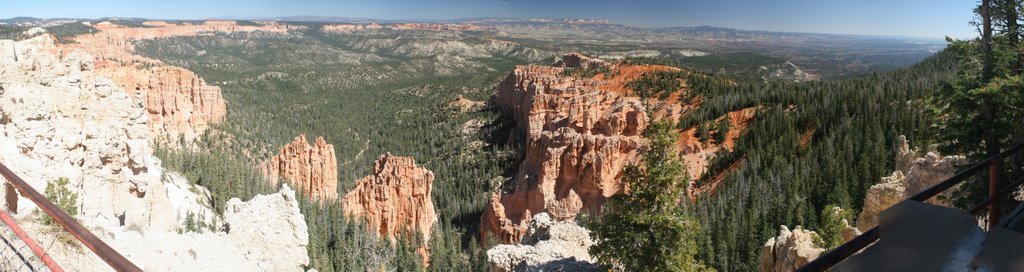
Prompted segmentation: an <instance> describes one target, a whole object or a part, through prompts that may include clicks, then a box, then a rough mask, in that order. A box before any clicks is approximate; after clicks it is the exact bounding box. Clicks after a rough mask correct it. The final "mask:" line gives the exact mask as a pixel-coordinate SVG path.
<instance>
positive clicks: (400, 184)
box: [342, 153, 437, 261]
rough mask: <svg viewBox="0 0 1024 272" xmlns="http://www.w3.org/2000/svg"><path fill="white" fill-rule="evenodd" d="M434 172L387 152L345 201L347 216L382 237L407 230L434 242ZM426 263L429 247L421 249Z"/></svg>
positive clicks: (413, 161)
mask: <svg viewBox="0 0 1024 272" xmlns="http://www.w3.org/2000/svg"><path fill="white" fill-rule="evenodd" d="M433 183H434V172H431V171H430V170H427V169H425V168H422V167H416V161H415V160H414V159H413V158H412V157H398V156H392V155H391V153H387V154H384V155H381V156H380V159H377V162H376V163H374V165H373V174H371V175H369V176H366V177H364V178H362V179H360V180H358V181H356V188H355V189H353V190H352V191H350V192H349V193H348V194H346V195H345V197H344V198H342V203H343V204H342V207H343V208H344V209H345V213H346V214H348V215H353V216H360V217H363V218H366V220H367V223H368V224H369V225H368V227H369V228H370V229H371V230H376V231H377V232H378V233H379V234H380V235H381V236H387V237H391V238H392V239H393V238H395V237H397V236H398V235H399V234H401V233H402V232H403V231H417V232H419V234H420V235H422V237H423V241H430V229H431V228H432V227H433V226H434V223H436V222H437V213H436V212H434V202H433V201H431V199H430V190H431V186H432V185H433ZM419 252H420V255H421V256H422V257H423V258H424V261H426V260H428V259H429V258H428V257H427V250H426V248H425V247H424V248H420V250H419Z"/></svg>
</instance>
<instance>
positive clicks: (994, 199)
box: [988, 159, 1003, 230]
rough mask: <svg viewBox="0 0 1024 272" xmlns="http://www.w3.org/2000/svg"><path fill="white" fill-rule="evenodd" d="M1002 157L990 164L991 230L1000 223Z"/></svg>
mask: <svg viewBox="0 0 1024 272" xmlns="http://www.w3.org/2000/svg"><path fill="white" fill-rule="evenodd" d="M1002 161H1003V160H1002V159H996V160H993V161H992V164H990V165H989V166H988V199H989V200H991V202H989V204H988V229H989V230H991V229H992V228H993V227H995V226H996V224H999V202H1001V201H999V174H1000V171H999V170H1000V165H1002Z"/></svg>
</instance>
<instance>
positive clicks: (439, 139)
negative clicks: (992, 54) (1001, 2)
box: [137, 24, 959, 271]
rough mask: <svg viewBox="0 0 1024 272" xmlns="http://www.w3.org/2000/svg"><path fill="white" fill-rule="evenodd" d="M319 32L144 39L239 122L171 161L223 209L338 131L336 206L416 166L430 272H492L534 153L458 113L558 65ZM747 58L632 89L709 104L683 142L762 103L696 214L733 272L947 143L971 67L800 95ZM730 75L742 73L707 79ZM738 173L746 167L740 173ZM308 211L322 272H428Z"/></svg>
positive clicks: (721, 162)
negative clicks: (941, 102)
mask: <svg viewBox="0 0 1024 272" xmlns="http://www.w3.org/2000/svg"><path fill="white" fill-rule="evenodd" d="M307 26H309V28H308V29H307V30H304V31H298V32H292V33H289V34H281V35H267V34H261V33H257V34H240V33H236V34H216V35H208V36H195V37H181V38H172V39H159V40H154V41H144V42H139V43H138V44H137V50H138V51H139V52H140V53H143V54H145V55H147V56H149V57H153V58H157V59H161V60H163V61H166V62H168V63H171V64H174V65H179V66H182V67H186V68H188V69H190V70H192V71H195V72H196V73H197V74H199V75H200V76H202V77H203V78H204V79H206V80H207V81H208V82H211V83H212V84H215V85H217V86H220V87H221V88H222V89H223V91H224V96H225V98H226V99H227V100H228V102H229V118H228V119H227V121H226V122H224V123H222V124H219V125H216V126H214V129H212V130H211V132H209V133H208V134H207V135H204V137H202V138H201V139H200V140H199V141H198V142H197V143H196V144H197V148H195V149H184V150H175V149H170V148H162V149H160V150H159V152H158V155H159V156H160V157H161V158H163V159H164V162H165V164H166V165H168V167H169V168H171V169H175V170H178V171H181V172H183V173H185V175H186V176H187V177H188V179H189V180H192V181H194V182H196V183H198V184H201V185H204V186H206V187H208V188H210V189H211V190H212V192H213V196H214V198H215V201H214V203H223V202H224V200H226V199H228V198H231V197H242V198H243V199H245V198H249V197H251V196H252V195H254V194H256V193H260V192H267V191H269V190H271V188H269V186H267V185H266V181H265V180H263V177H262V176H260V175H259V174H257V173H256V172H255V171H254V169H253V167H252V166H253V165H254V164H255V163H257V162H259V161H261V160H264V159H266V158H268V157H270V156H272V155H274V153H275V149H276V148H277V147H278V146H280V145H282V144H284V143H287V142H289V141H290V140H291V139H292V138H293V137H295V136H296V135H298V134H300V133H305V134H306V135H316V136H320V135H323V136H325V138H326V139H327V141H328V142H329V143H331V144H333V145H335V147H336V148H337V161H338V172H339V175H338V177H339V193H344V192H347V191H348V190H350V189H351V188H352V186H353V182H354V181H355V180H356V179H359V178H361V177H363V176H365V175H367V174H368V173H369V172H370V170H371V166H372V163H373V160H374V158H376V157H377V156H378V155H379V154H383V153H385V152H391V153H393V154H396V155H401V156H412V157H415V158H416V160H417V163H420V164H421V165H422V166H423V167H425V168H427V169H430V170H432V171H433V172H435V173H436V177H437V180H436V181H435V188H434V194H433V199H434V203H435V205H436V207H437V213H438V216H439V218H440V221H439V222H440V223H439V224H438V225H437V227H436V230H435V231H434V234H433V235H432V237H434V238H433V239H431V241H430V242H429V244H430V252H431V254H430V256H431V258H430V266H429V269H430V270H432V271H451V270H481V269H483V266H484V265H485V260H484V257H483V255H482V254H483V250H484V249H486V248H488V247H487V246H486V243H482V242H480V241H477V238H476V237H479V236H478V235H477V231H478V230H477V227H478V226H477V223H478V222H479V216H480V213H481V211H482V210H483V206H484V205H485V203H486V201H487V195H488V192H490V191H491V190H492V189H494V188H495V186H497V185H499V184H502V183H504V181H505V180H506V179H508V178H509V177H511V176H512V173H514V172H515V171H516V169H515V167H517V166H518V163H519V162H520V161H521V158H520V156H522V151H521V150H520V149H519V148H518V147H517V146H516V145H517V144H518V143H517V142H515V141H508V140H509V139H508V137H509V133H510V129H511V126H512V124H513V123H512V122H513V120H512V119H511V116H508V115H506V114H504V113H502V112H499V111H496V110H495V109H482V108H473V109H470V110H468V111H463V110H460V109H458V108H457V107H453V106H452V105H450V103H449V102H450V101H452V100H453V99H455V98H456V97H458V96H460V95H461V96H463V97H465V98H467V99H470V100H475V101H481V102H482V101H485V100H487V99H488V97H489V96H490V95H491V94H492V93H493V92H494V90H495V84H496V83H497V82H499V81H500V80H501V78H502V77H504V76H505V75H507V74H508V73H509V72H510V71H511V70H512V68H513V67H514V65H515V64H526V63H545V64H546V62H548V61H550V58H548V56H553V55H554V53H553V52H548V51H545V50H542V49H535V48H530V47H527V46H519V47H495V44H493V41H490V40H488V39H481V38H479V37H476V36H474V34H463V35H440V36H438V35H425V34H422V33H417V32H407V33H401V34H398V33H391V32H369V33H329V32H323V31H320V28H319V27H318V26H317V25H315V24H307ZM453 44H455V47H454V49H452V46H453ZM502 44H504V43H502ZM588 46H591V47H593V46H592V45H588ZM541 48H543V47H541ZM737 56H740V57H743V58H747V59H751V62H750V63H746V62H744V61H743V60H740V61H737V62H730V63H718V62H721V61H716V59H715V58H701V59H693V60H691V62H689V63H690V64H694V67H691V68H693V69H696V70H690V69H687V70H685V72H683V73H680V74H678V75H668V77H666V78H664V79H665V80H660V81H659V80H654V81H651V82H643V81H637V82H632V83H630V84H628V86H629V87H630V88H634V89H640V88H643V89H648V90H646V91H644V92H645V93H647V94H648V95H651V96H652V97H661V98H662V99H664V98H666V97H667V95H665V94H667V93H671V92H674V91H676V90H675V88H677V87H676V86H674V85H673V84H675V83H673V82H676V81H675V80H682V81H685V82H686V85H685V88H686V89H687V90H688V91H690V92H691V93H690V94H691V95H692V96H690V97H686V98H685V100H684V102H686V103H690V102H696V101H699V105H700V106H699V107H697V108H696V109H694V110H691V111H686V112H684V113H683V114H682V115H681V116H680V119H679V120H674V121H677V126H678V127H679V128H684V129H685V128H689V127H692V126H695V125H702V126H706V127H709V128H710V130H714V127H713V126H712V125H713V124H712V123H713V122H712V121H713V120H714V118H717V117H719V116H723V115H725V114H726V113H728V112H731V111H735V110H739V109H744V108H751V107H755V108H757V111H758V113H757V117H756V119H755V120H754V121H753V122H752V123H751V125H750V126H749V127H748V128H746V130H745V132H744V133H743V135H742V137H740V138H739V140H738V142H737V143H736V145H735V149H734V151H733V152H722V153H720V154H719V156H718V157H717V158H716V159H715V160H714V161H713V162H712V165H711V166H710V167H709V174H707V175H705V177H708V176H715V175H716V174H719V173H724V174H727V175H725V178H724V180H722V181H721V184H722V185H721V187H719V188H718V189H717V190H713V191H711V193H710V194H708V195H700V196H698V198H697V199H696V200H694V201H693V202H692V203H690V204H687V205H686V208H685V211H686V212H687V213H689V214H690V215H692V216H693V217H694V218H697V219H698V220H699V222H700V226H701V229H703V231H702V232H701V234H700V235H699V236H697V241H696V243H695V244H696V245H697V248H698V250H696V252H697V259H699V261H700V262H702V263H704V264H706V265H708V266H710V267H712V268H715V269H718V270H721V271H750V270H756V267H757V261H758V257H759V255H758V254H759V251H758V249H759V248H760V247H761V246H762V245H763V241H764V239H765V237H769V236H772V235H773V234H774V232H775V231H777V228H778V226H779V225H782V224H788V225H803V226H806V227H808V228H812V229H813V228H816V227H818V226H819V224H820V223H821V222H820V221H821V220H820V218H818V217H819V212H820V211H821V209H822V208H824V207H825V206H826V205H835V206H840V207H843V208H845V209H851V210H857V209H859V207H860V206H861V204H862V203H860V202H861V201H862V200H863V196H864V193H865V192H866V190H867V188H868V187H869V186H870V185H872V184H874V183H876V182H877V180H878V179H879V177H881V176H884V175H885V174H887V173H889V172H891V171H892V168H893V165H892V164H893V163H892V160H893V156H892V155H893V149H894V146H895V138H896V137H897V136H898V135H907V136H908V137H909V138H910V140H911V141H912V142H915V143H917V144H918V145H919V146H927V145H928V144H929V143H931V142H932V140H933V139H932V138H933V137H932V136H931V135H932V134H931V132H930V131H929V128H930V126H931V124H932V122H933V120H934V116H933V115H932V114H933V113H932V111H930V110H929V108H928V107H927V104H926V102H927V101H926V100H925V99H926V98H928V97H929V96H930V95H931V94H932V92H933V91H934V90H935V89H936V88H938V87H939V86H940V83H941V82H943V81H944V80H947V79H948V78H950V77H951V76H952V75H953V74H954V73H955V72H956V69H957V68H958V67H959V65H958V61H957V60H956V58H955V57H954V56H953V54H952V53H950V52H943V53H939V54H937V55H935V56H933V57H930V58H928V59H926V60H925V61H923V62H921V63H919V64H917V65H914V66H912V67H909V68H905V69H900V70H895V71H890V72H878V73H872V74H866V75H858V76H851V77H846V78H841V79H828V80H823V81H809V82H803V83H797V82H794V81H793V80H775V79H770V78H767V77H762V76H744V75H741V74H736V72H735V71H756V70H757V67H751V66H760V65H763V64H764V63H765V62H764V61H761V60H762V59H760V58H761V57H759V56H757V55H742V54H741V55H729V56H727V59H730V60H736V58H737ZM744 56H746V57H744ZM748 57H749V58H748ZM769 60H770V61H771V62H778V60H777V59H769ZM627 62H631V63H637V64H638V63H665V64H670V65H673V66H678V67H684V66H686V63H687V62H685V61H683V62H680V59H678V58H676V59H661V58H645V59H631V60H627ZM708 62H711V63H708ZM680 63H682V64H680ZM698 63H699V64H700V65H697V64H698ZM715 65H719V66H715ZM722 65H725V66H728V67H729V70H730V71H733V72H728V73H724V74H720V73H715V72H716V71H707V72H701V70H700V69H715V68H712V67H722ZM568 76H574V75H568ZM575 76H579V75H575ZM644 78H645V79H650V78H651V77H644ZM662 81H664V82H662ZM666 82H667V83H666ZM669 89H671V90H669ZM666 91H667V92H666ZM658 93H662V95H661V96H654V94H658ZM698 97H699V99H698ZM718 126H719V127H721V125H718ZM708 133H709V135H710V133H711V132H708ZM723 135H724V134H723ZM719 141H720V140H719ZM737 162H741V163H740V164H739V165H740V167H738V168H735V169H731V171H730V172H725V171H726V169H727V168H729V167H728V166H730V165H733V164H734V163H737ZM698 184H700V183H699V182H698ZM303 201H304V202H303V203H304V205H303V207H302V211H303V214H304V215H305V216H306V220H307V223H308V225H309V226H310V236H311V237H310V238H311V239H310V241H311V245H310V247H309V252H310V257H311V258H312V260H313V262H312V267H313V268H317V269H318V270H320V271H351V270H361V269H362V268H366V267H374V268H389V269H398V270H408V269H413V268H417V267H418V268H424V267H425V266H424V264H423V263H420V262H419V261H418V258H416V256H415V252H414V250H415V248H416V247H417V246H416V244H422V243H424V241H421V239H419V238H417V237H415V235H406V236H405V238H404V239H399V243H397V244H394V245H392V244H391V243H390V241H388V239H378V238H376V237H375V236H376V234H375V233H372V232H369V231H367V230H366V229H365V227H364V226H363V225H362V223H361V222H359V221H358V220H354V219H352V218H347V217H346V216H343V215H342V211H341V207H340V204H339V203H327V204H325V205H319V204H315V203H311V202H310V201H309V200H308V199H304V200H303ZM218 208H220V207H218ZM403 241H404V242H403ZM392 248H394V249H395V250H392Z"/></svg>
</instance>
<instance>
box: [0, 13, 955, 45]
mask: <svg viewBox="0 0 1024 272" xmlns="http://www.w3.org/2000/svg"><path fill="white" fill-rule="evenodd" d="M105 20H125V21H144V20H166V21H203V20H244V21H285V22H319V23H353V24H368V23H381V24H388V23H474V24H483V25H516V24H527V25H545V24H570V25H589V26H590V27H591V28H597V29H600V28H601V27H611V28H615V29H618V30H621V29H623V28H636V29H644V30H656V31H665V32H674V33H678V34H687V35H694V36H715V37H718V38H726V37H727V38H742V37H764V36H774V37H783V36H789V37H794V38H800V37H803V38H806V37H808V36H834V37H837V38H838V37H841V38H855V39H883V40H890V39H900V40H915V41H917V42H922V41H923V42H926V43H943V44H944V43H945V41H943V40H942V39H937V38H923V37H899V36H881V35H854V34H831V33H801V32H784V31H764V30H742V29H734V28H725V27H716V26H706V25H705V26H686V27H663V28H648V27H636V26H628V25H622V24H614V23H610V22H608V21H607V20H593V19H578V18H533V19H528V18H498V17H476V18H460V19H449V20H430V19H410V20H392V19H374V18H363V17H337V16H308V15H297V16H279V17H253V16H220V17H210V18H204V19H200V20H187V19H147V18H135V17H104V18H98V19H85V18H34V17H13V18H9V19H0V25H4V24H7V25H21V26H53V25H60V24H65V23H68V22H73V21H105Z"/></svg>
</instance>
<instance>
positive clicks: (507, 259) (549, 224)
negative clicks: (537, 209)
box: [487, 213, 600, 272]
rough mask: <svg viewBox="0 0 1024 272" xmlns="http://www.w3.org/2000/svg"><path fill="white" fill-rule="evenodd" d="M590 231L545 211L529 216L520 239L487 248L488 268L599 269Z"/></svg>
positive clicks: (524, 269) (492, 269)
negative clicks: (592, 255)
mask: <svg viewBox="0 0 1024 272" xmlns="http://www.w3.org/2000/svg"><path fill="white" fill-rule="evenodd" d="M593 243H594V242H593V240H591V238H590V231H589V230H587V229H585V228H583V227H580V226H577V225H576V223H575V222H573V221H571V220H570V221H554V220H552V219H551V217H550V216H549V215H548V214H547V213H539V214H536V215H534V216H533V220H532V221H531V222H530V225H529V228H528V230H527V233H526V235H525V236H523V241H522V243H521V244H518V245H498V246H495V247H493V248H491V249H489V250H487V263H488V269H489V270H490V271H499V272H504V271H599V270H600V267H598V266H597V265H595V264H594V261H595V260H594V259H593V258H592V257H591V256H590V253H589V249H590V246H591V245H592V244H593Z"/></svg>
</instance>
